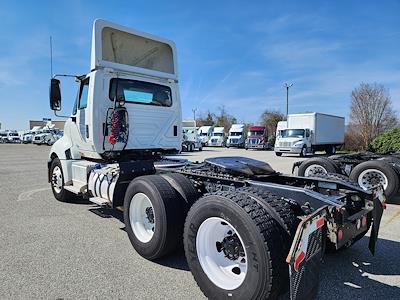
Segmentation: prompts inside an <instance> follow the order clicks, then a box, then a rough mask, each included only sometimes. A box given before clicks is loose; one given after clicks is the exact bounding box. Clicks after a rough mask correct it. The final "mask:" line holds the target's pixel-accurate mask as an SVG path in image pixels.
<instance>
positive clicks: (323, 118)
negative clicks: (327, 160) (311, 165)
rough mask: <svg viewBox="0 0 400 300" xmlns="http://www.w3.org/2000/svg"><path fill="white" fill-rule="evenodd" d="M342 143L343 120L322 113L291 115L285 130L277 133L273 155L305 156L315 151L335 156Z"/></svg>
mask: <svg viewBox="0 0 400 300" xmlns="http://www.w3.org/2000/svg"><path fill="white" fill-rule="evenodd" d="M343 143H344V118H343V117H339V116H333V115H327V114H322V113H305V114H291V115H288V117H287V123H286V129H281V130H279V132H278V131H277V135H276V141H275V147H274V148H275V154H276V155H277V156H281V155H282V154H283V153H295V154H300V156H306V155H307V153H314V152H315V151H321V150H323V151H326V153H328V154H335V153H336V149H337V148H338V147H340V146H342V145H343Z"/></svg>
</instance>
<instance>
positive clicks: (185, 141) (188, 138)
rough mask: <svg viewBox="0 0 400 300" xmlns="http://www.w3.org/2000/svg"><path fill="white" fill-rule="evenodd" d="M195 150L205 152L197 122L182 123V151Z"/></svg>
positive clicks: (187, 121) (185, 121)
mask: <svg viewBox="0 0 400 300" xmlns="http://www.w3.org/2000/svg"><path fill="white" fill-rule="evenodd" d="M195 149H198V150H199V151H202V150H203V146H202V144H201V141H200V137H199V135H198V133H197V127H196V121H195V120H183V121H182V151H188V152H193V151H194V150H195Z"/></svg>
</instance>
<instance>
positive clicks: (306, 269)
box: [286, 206, 327, 300]
mask: <svg viewBox="0 0 400 300" xmlns="http://www.w3.org/2000/svg"><path fill="white" fill-rule="evenodd" d="M326 208H327V206H324V207H321V208H320V209H318V210H316V211H315V212H314V213H312V214H311V215H309V216H307V217H306V218H305V219H303V220H302V221H301V222H300V224H299V226H298V227H297V231H296V235H295V237H294V240H293V243H292V247H291V248H290V252H289V255H288V257H287V259H286V262H287V263H288V264H289V274H290V299H291V300H295V299H296V300H303V299H304V300H305V299H307V300H309V299H314V298H315V297H316V296H317V292H318V287H319V273H320V269H321V261H322V257H323V254H324V242H325V240H324V234H323V227H324V224H325V215H326Z"/></svg>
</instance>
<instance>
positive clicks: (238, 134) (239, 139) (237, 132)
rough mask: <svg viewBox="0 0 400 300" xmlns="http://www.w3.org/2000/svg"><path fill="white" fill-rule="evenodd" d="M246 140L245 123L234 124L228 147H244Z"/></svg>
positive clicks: (230, 130) (227, 142)
mask: <svg viewBox="0 0 400 300" xmlns="http://www.w3.org/2000/svg"><path fill="white" fill-rule="evenodd" d="M245 141H246V135H245V132H244V124H232V126H231V128H230V129H229V135H228V139H227V141H226V147H228V148H229V147H238V148H244V143H245Z"/></svg>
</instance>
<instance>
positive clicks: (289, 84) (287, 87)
mask: <svg viewBox="0 0 400 300" xmlns="http://www.w3.org/2000/svg"><path fill="white" fill-rule="evenodd" d="M283 86H284V87H285V88H286V120H287V117H288V114H289V88H291V87H292V86H293V83H287V82H285V84H284V85H283Z"/></svg>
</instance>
